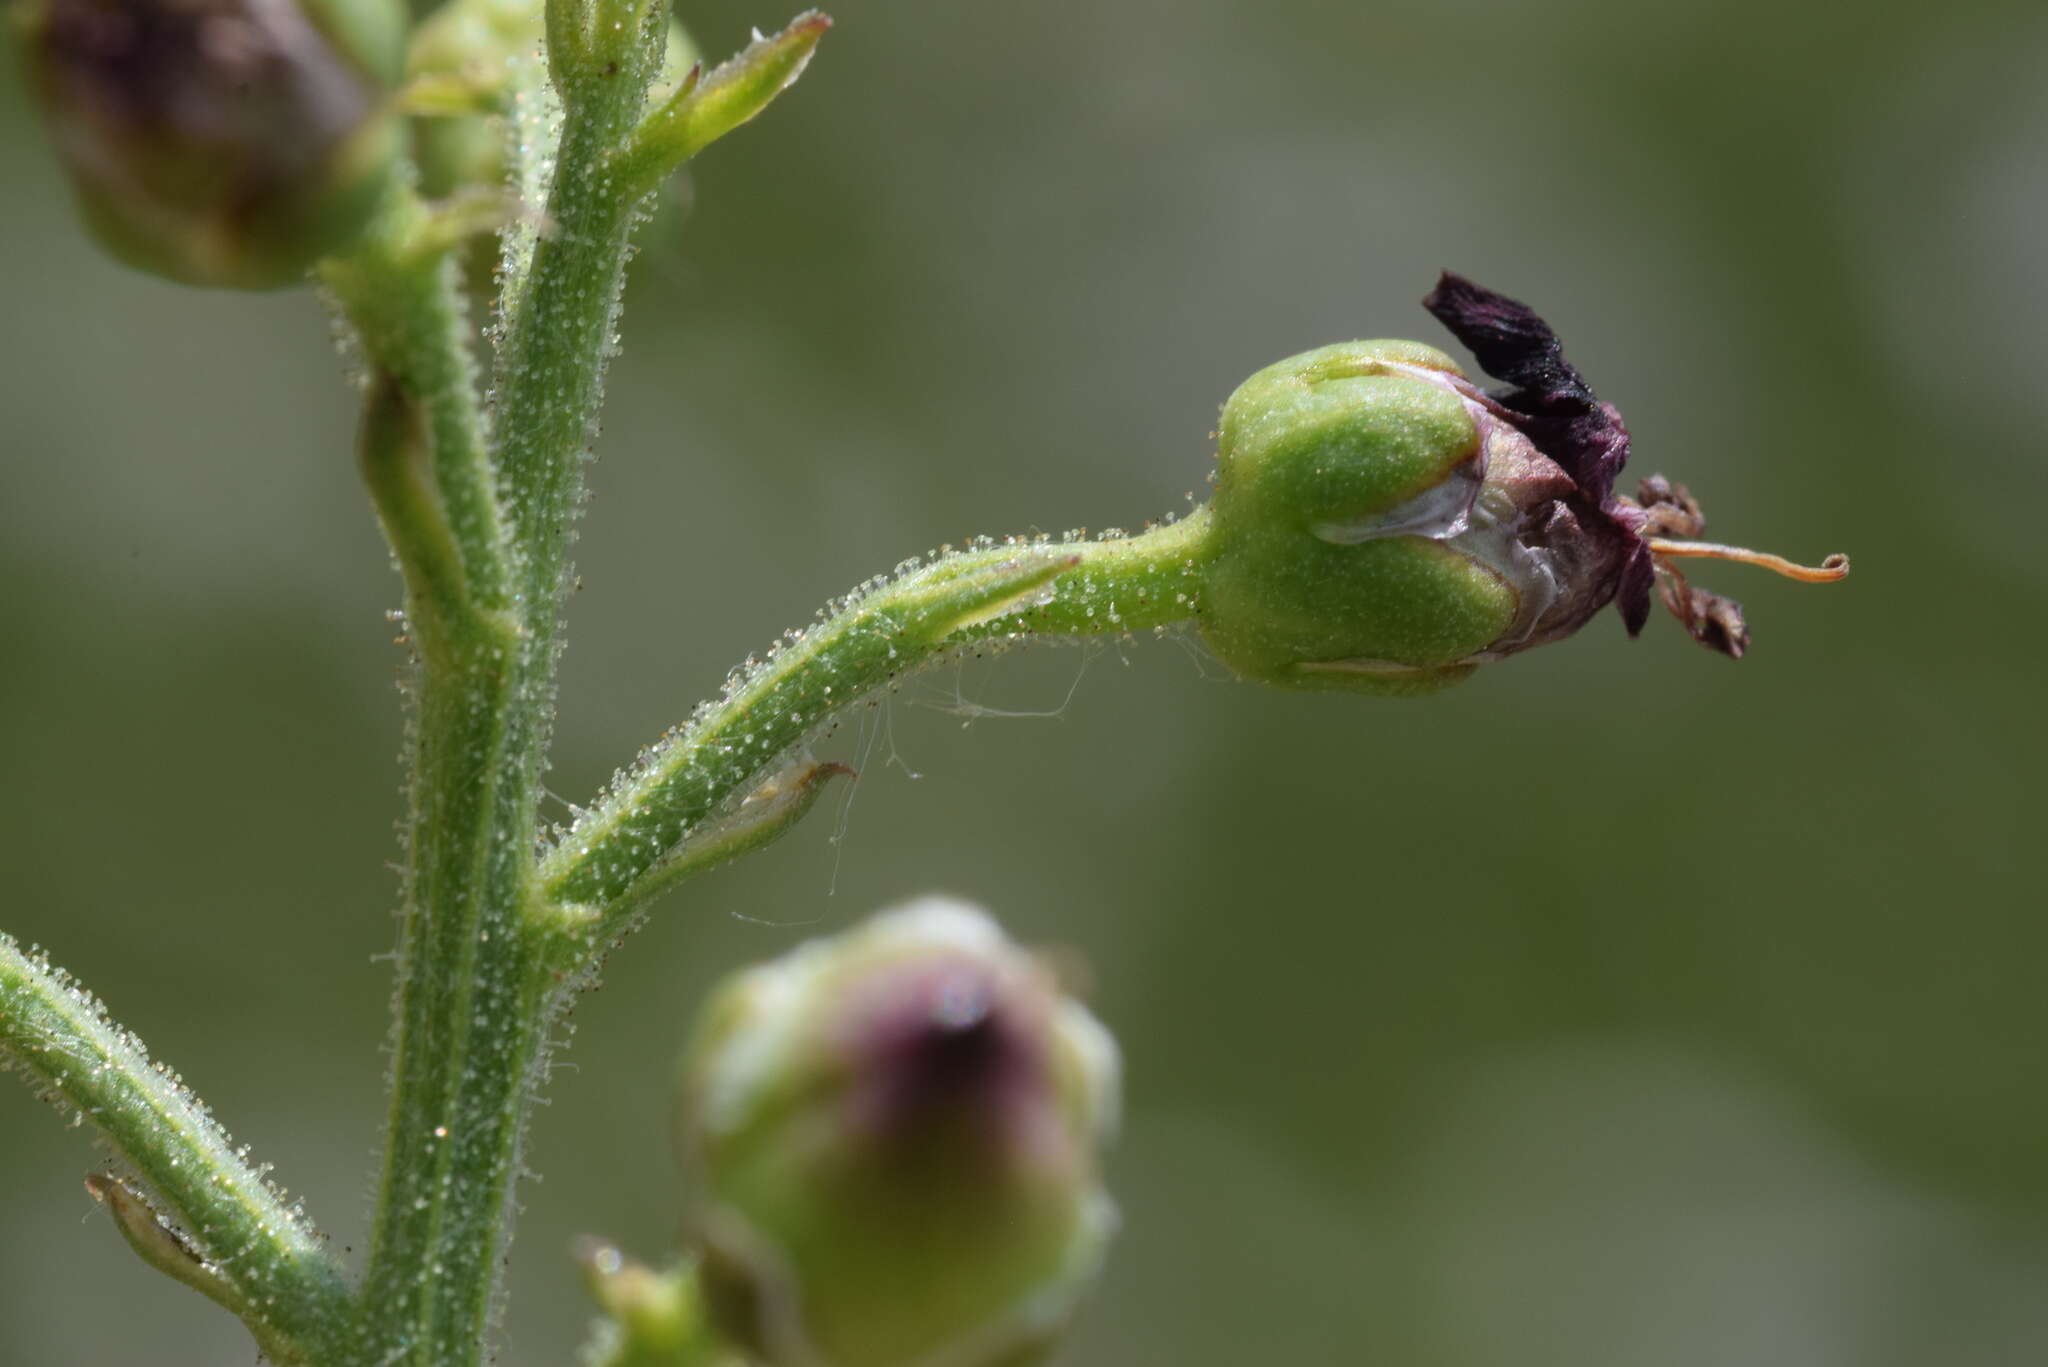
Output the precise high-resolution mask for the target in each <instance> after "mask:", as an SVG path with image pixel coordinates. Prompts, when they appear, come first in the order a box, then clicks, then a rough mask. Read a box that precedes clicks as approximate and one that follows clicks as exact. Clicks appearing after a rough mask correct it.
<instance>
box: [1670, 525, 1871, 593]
mask: <svg viewBox="0 0 2048 1367" xmlns="http://www.w3.org/2000/svg"><path fill="white" fill-rule="evenodd" d="M1648 543H1649V547H1650V552H1651V554H1653V555H1658V556H1666V557H1671V558H1674V559H1675V558H1677V557H1679V556H1704V557H1705V558H1707V559H1709V560H1733V561H1736V562H1737V563H1739V564H1743V565H1761V566H1762V567H1763V568H1765V569H1767V570H1774V571H1776V572H1777V573H1779V574H1782V575H1784V576H1785V577H1786V578H1787V579H1797V580H1798V581H1799V582H1801V583H1802V584H1832V583H1834V582H1835V581H1836V580H1837V579H1846V578H1848V577H1849V557H1848V556H1846V555H1831V556H1829V557H1828V558H1827V559H1825V560H1823V561H1821V562H1820V564H1818V565H1799V564H1795V563H1793V562H1792V561H1790V560H1787V559H1786V558H1785V557H1784V556H1782V555H1772V554H1771V553H1770V552H1768V551H1752V550H1747V549H1745V548H1743V547H1741V546H1722V545H1719V544H1717V543H1715V542H1712V541H1667V540H1665V539H1664V538H1663V537H1659V536H1653V537H1650V538H1648Z"/></svg>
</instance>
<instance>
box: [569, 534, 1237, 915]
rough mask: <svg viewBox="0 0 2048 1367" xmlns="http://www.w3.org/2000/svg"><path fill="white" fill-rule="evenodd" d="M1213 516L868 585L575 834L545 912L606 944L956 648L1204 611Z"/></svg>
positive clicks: (761, 667) (760, 670)
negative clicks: (735, 814) (872, 703)
mask: <svg viewBox="0 0 2048 1367" xmlns="http://www.w3.org/2000/svg"><path fill="white" fill-rule="evenodd" d="M1208 525H1209V520H1208V515H1207V513H1206V512H1197V513H1196V514H1195V515H1194V516H1192V517H1189V518H1187V519H1186V520H1184V521H1182V522H1178V523H1173V524H1169V525H1165V526H1160V527H1155V528H1153V529H1152V530H1150V531H1147V532H1145V533H1143V534H1141V535H1138V536H1133V537H1129V538H1123V539H1117V540H1104V541H1089V542H1068V543H1049V544H1048V543H1026V544H1023V545H1012V546H993V547H987V548H984V549H979V550H973V551H967V552H964V553H961V554H958V555H953V556H949V557H948V558H946V559H942V560H940V561H937V562H936V563H934V564H932V565H929V566H927V567H926V568H924V569H922V570H920V571H917V572H915V573H912V574H908V575H905V576H904V577H902V578H900V579H897V580H895V581H894V582H892V583H888V584H884V585H881V586H879V587H875V588H872V589H870V590H868V591H866V592H864V593H857V594H856V595H854V596H853V597H851V598H849V599H848V600H847V601H846V602H844V603H843V604H840V605H838V606H837V607H835V608H834V609H833V610H831V611H829V612H828V613H826V614H825V615H824V616H823V618H822V619H821V620H820V621H819V622H818V623H816V624H815V625H813V626H811V627H810V628H808V629H806V630H804V631H802V632H798V633H794V634H793V635H792V636H791V637H790V638H789V639H788V640H787V641H786V642H785V643H784V644H783V645H782V646H781V647H779V648H778V649H777V650H776V651H775V652H774V653H772V654H771V655H770V656H769V658H768V659H767V660H765V661H763V662H761V663H759V664H757V665H755V666H753V667H752V668H750V669H747V670H742V671H740V672H739V673H736V674H735V675H734V676H733V678H732V680H731V681H730V682H729V684H728V686H727V689H726V693H725V696H724V697H723V698H722V699H721V700H720V701H719V702H717V703H716V704H713V705H710V706H708V707H706V708H705V709H704V710H702V711H701V712H700V713H699V714H698V715H697V716H696V718H694V719H693V720H692V721H691V722H690V723H689V724H688V725H687V726H685V727H683V728H681V729H680V730H679V731H677V732H675V733H673V734H672V735H671V736H670V737H669V738H668V739H666V740H664V741H663V742H662V743H661V744H660V745H658V746H656V747H655V748H654V749H653V750H651V751H650V752H649V753H648V755H647V756H646V757H645V759H644V760H643V761H642V763H641V764H640V765H639V766H638V767H637V768H636V769H635V770H634V772H633V773H632V774H630V775H629V776H628V777H627V778H626V779H625V780H624V781H623V782H621V783H620V784H619V785H618V786H617V787H616V788H614V789H613V790H612V791H611V792H610V793H608V794H607V795H606V796H605V798H604V799H603V800H602V801H600V802H599V803H598V804H597V805H596V806H595V807H593V808H592V809H591V810H590V811H589V812H587V813H586V814H585V815H584V816H583V817H582V819H580V820H579V821H577V823H576V824H575V825H574V826H573V827H572V828H571V829H570V830H568V831H566V832H564V833H563V835H562V836H561V838H560V839H559V841H558V842H557V843H556V845H555V847H554V849H553V850H551V851H550V852H549V854H548V855H547V857H546V858H545V859H544V860H543V861H542V863H541V872H540V893H541V897H542V899H543V900H542V902H541V903H539V904H538V907H539V908H544V909H545V912H544V914H547V915H549V916H551V917H553V918H555V924H556V926H557V928H558V930H559V931H560V932H562V933H564V934H565V935H568V936H570V937H571V938H581V939H582V940H583V941H584V943H585V944H586V945H588V946H590V947H595V946H598V945H602V944H603V943H606V942H608V941H609V940H610V939H613V938H616V936H617V935H618V934H620V933H622V932H623V931H624V930H625V929H627V928H628V927H629V924H630V920H631V917H632V916H633V915H634V914H635V913H636V912H637V911H638V910H639V909H640V908H641V907H642V906H644V904H645V902H646V901H647V899H648V898H649V897H651V896H652V895H653V893H654V892H656V891H658V890H660V889H662V888H665V887H668V886H672V885H673V884H674V883H675V882H676V881H678V879H677V876H676V873H677V871H676V870H675V869H673V868H671V865H672V864H674V863H676V862H677V861H678V860H679V859H687V858H688V855H689V849H690V847H689V845H688V843H687V839H688V837H689V836H691V834H692V833H693V832H694V831H696V830H697V829H698V828H699V827H700V826H702V825H703V824H704V823H705V822H706V821H707V820H713V819H717V818H719V816H720V814H721V813H725V812H728V811H729V810H730V809H731V808H733V807H734V805H735V804H737V803H738V802H739V801H740V800H741V799H742V798H744V797H745V796H746V795H748V794H749V793H752V792H753V791H754V790H755V789H757V788H758V787H760V786H761V785H762V783H763V782H764V780H766V779H767V778H768V777H769V776H770V775H771V774H772V773H773V772H774V771H775V769H776V768H777V766H778V765H780V764H781V763H782V762H783V757H784V756H785V755H786V754H787V753H788V752H789V751H790V750H791V749H793V748H794V747H796V746H799V745H801V744H803V743H804V742H805V741H806V740H808V739H809V738H810V737H812V736H814V735H816V734H818V733H819V732H820V731H821V730H823V729H824V728H825V727H827V726H829V725H830V724H831V722H832V720H833V719H834V718H835V717H836V716H838V715H839V714H840V713H842V712H843V711H844V710H845V709H847V708H849V707H851V706H853V705H854V704H856V703H859V702H862V701H864V700H865V699H867V698H868V697H869V695H871V694H872V693H874V692H875V691H876V690H877V689H881V688H885V687H887V686H888V685H889V684H890V683H892V682H893V681H895V680H896V679H898V678H901V677H903V676H906V675H908V674H910V673H912V672H914V671H916V670H918V669H920V668H922V667H924V666H925V665H927V664H930V663H931V662H932V661H934V660H936V659H939V658H941V657H943V656H944V655H946V654H948V653H949V652H951V651H954V650H957V649H960V648H962V647H963V646H967V645H971V644H972V643H974V642H977V641H986V640H996V641H1017V640H1025V639H1031V638H1044V637H1055V638H1061V637H1067V638H1070V637H1083V636H1098V635H1118V634H1122V633H1126V632H1131V631H1140V630H1146V629H1150V628H1154V627H1162V626H1166V625H1170V624H1172V623H1175V622H1180V621H1185V620H1187V619H1188V618H1190V617H1193V616H1194V615H1195V613H1196V612H1197V611H1198V606H1199V605H1198V603H1197V600H1196V593H1195V588H1194V585H1195V583H1196V577H1197V571H1198V569H1199V566H1200V564H1201V562H1202V560H1203V559H1204V558H1205V557H1206V555H1207V550H1206V541H1205V537H1206V534H1207V531H1208ZM786 825H787V823H785V824H784V825H783V826H779V827H777V829H778V830H780V829H785V828H786Z"/></svg>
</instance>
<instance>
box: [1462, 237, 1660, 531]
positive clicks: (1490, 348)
mask: <svg viewBox="0 0 2048 1367" xmlns="http://www.w3.org/2000/svg"><path fill="white" fill-rule="evenodd" d="M1422 306H1423V307H1424V308H1426V309H1428V310H1429V311H1430V312H1431V313H1432V314H1434V315H1436V319H1437V321H1438V322H1440V323H1442V324H1443V325H1444V326H1445V327H1446V328H1448V329H1450V331H1451V335H1452V336H1454V337H1456V338H1457V339H1458V340H1459V341H1460V342H1462V343H1464V345H1465V346H1466V348H1467V349H1468V350H1470V351H1471V353H1472V354H1473V356H1474V357H1476V358H1477V359H1478V361H1479V368H1480V369H1482V370H1484V371H1485V372H1486V373H1487V374H1488V375H1491V376H1492V377H1493V378H1494V379H1496V380H1500V381H1503V382H1504V383H1506V384H1507V385H1509V386H1510V388H1509V389H1507V390H1505V391H1503V392H1501V393H1498V394H1496V395H1495V396H1494V397H1495V398H1496V399H1498V400H1499V401H1500V402H1501V404H1502V405H1504V406H1505V407H1507V408H1510V409H1513V410H1514V411H1515V412H1516V413H1520V414H1523V415H1525V419H1526V420H1525V421H1523V422H1521V423H1519V424H1517V425H1518V426H1520V427H1521V428H1522V430H1523V431H1525V432H1527V433H1528V434H1529V439H1530V440H1531V441H1533V442H1535V443H1536V449H1537V450H1539V451H1541V452H1542V453H1543V454H1544V455H1546V456H1548V457H1550V458H1551V459H1552V460H1554V461H1556V462H1557V463H1558V465H1560V466H1562V467H1563V469H1564V472H1565V473H1566V474H1568V475H1570V476H1571V478H1572V483H1574V484H1576V485H1578V486H1579V492H1580V493H1582V494H1584V495H1585V497H1586V499H1587V500H1588V501H1589V502H1591V503H1593V504H1595V505H1598V506H1604V505H1605V504H1606V503H1607V501H1608V499H1609V498H1610V497H1611V496H1612V494H1613V492H1614V481H1615V478H1616V476H1618V475H1619V474H1620V473H1621V469H1622V467H1623V466H1624V465H1626V464H1627V463H1628V456H1629V438H1628V428H1627V427H1625V426H1624V425H1623V424H1622V421H1621V414H1619V413H1617V412H1616V411H1615V409H1614V406H1613V405H1612V404H1606V403H1602V402H1600V400H1599V398H1598V397H1597V396H1596V395H1595V394H1594V393H1593V389H1592V386H1590V385H1588V384H1587V383H1586V380H1585V377H1584V376H1582V375H1580V374H1579V372H1578V370H1577V369H1576V368H1575V367H1574V366H1573V365H1572V363H1571V362H1570V361H1567V360H1566V359H1565V358H1564V344H1563V343H1562V342H1560V341H1559V340H1558V337H1557V334H1556V333H1555V332H1553V331H1551V328H1550V324H1548V323H1546V322H1544V321H1543V319H1542V318H1540V317H1538V316H1537V314H1536V311H1535V310H1534V309H1531V308H1530V307H1529V306H1528V305H1527V304H1524V303H1521V302H1520V301H1518V300H1514V299H1510V298H1508V297H1507V296H1506V295H1504V294H1496V293H1495V292H1494V291H1492V290H1490V289H1487V288H1486V287H1485V286H1484V285H1479V284H1475V283H1473V282H1472V281H1470V280H1467V279H1466V278H1465V277H1464V276H1462V275H1458V274H1456V273H1455V272H1452V271H1445V272H1444V273H1443V278H1442V279H1440V280H1438V281H1437V286H1436V288H1435V289H1433V290H1431V291H1430V292H1429V295H1428V297H1427V298H1425V299H1424V300H1423V301H1422Z"/></svg>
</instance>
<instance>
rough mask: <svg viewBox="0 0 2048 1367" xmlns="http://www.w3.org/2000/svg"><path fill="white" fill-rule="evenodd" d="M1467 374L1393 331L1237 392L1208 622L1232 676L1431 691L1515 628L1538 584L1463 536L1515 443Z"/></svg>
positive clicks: (1306, 360) (1224, 462)
mask: <svg viewBox="0 0 2048 1367" xmlns="http://www.w3.org/2000/svg"><path fill="white" fill-rule="evenodd" d="M1461 379H1462V376H1460V375H1459V372H1458V370H1457V367H1456V366H1455V365H1454V364H1453V363H1452V361H1451V359H1450V358H1449V357H1448V356H1445V355H1444V354H1443V353H1442V352H1440V351H1437V350H1435V349H1434V348H1431V347H1426V346H1423V345H1421V344H1420V343H1416V342H1392V341H1379V342H1352V343H1345V344H1341V345H1338V346H1329V347H1323V348H1321V349H1319V350H1316V351H1310V352H1305V353H1303V354H1302V355H1300V356H1295V357H1292V358H1290V359H1288V360H1285V361H1282V362H1280V363H1279V364H1277V365H1272V366H1268V367H1267V368H1266V369H1264V370H1262V371H1260V372H1259V373H1258V374H1256V375H1254V376H1252V377H1251V378H1250V379H1249V380H1246V381H1245V382H1244V384H1242V385H1241V386H1239V387H1238V390H1237V392H1236V393H1235V394H1233V395H1232V396H1231V398H1230V401H1229V402H1228V403H1227V404H1225V405H1224V409H1223V424H1222V427H1221V429H1220V431H1219V434H1218V435H1219V442H1220V446H1219V460H1220V461H1221V468H1220V470H1219V472H1218V474H1217V479H1216V496H1215V499H1214V502H1213V508H1214V513H1215V531H1214V534H1213V535H1214V540H1213V543H1212V545H1213V548H1214V556H1215V558H1214V560H1213V562H1212V563H1211V565H1210V568H1209V574H1208V579H1207V583H1206V586H1205V590H1204V594H1203V618H1202V625H1203V633H1204V635H1205V636H1206V638H1207V639H1208V642H1209V644H1210V646H1211V648H1212V649H1214V650H1215V651H1216V653H1217V654H1218V655H1219V656H1220V657H1221V658H1222V659H1223V661H1224V662H1225V663H1226V664H1228V665H1229V666H1230V667H1231V668H1232V669H1234V670H1236V671H1237V672H1238V673H1239V674H1241V675H1244V676H1245V677H1247V678H1253V679H1258V680H1260V681H1262V682H1266V683H1276V684H1282V685H1286V686H1289V687H1294V688H1324V689H1342V690H1348V691H1355V692H1367V693H1417V692H1428V691H1433V690H1434V689H1437V688H1441V687H1443V686H1444V685H1446V684H1448V683H1451V682H1455V681H1456V680H1457V679H1459V678H1462V677H1463V676H1464V675H1465V674H1467V673H1469V672H1470V671H1471V668H1472V665H1473V663H1474V662H1475V657H1477V656H1479V655H1481V654H1482V653H1483V652H1485V651H1486V650H1487V649H1488V648H1489V647H1491V646H1493V645H1494V644H1495V643H1496V642H1498V641H1499V640H1500V639H1501V638H1502V637H1503V636H1504V635H1505V634H1506V633H1507V632H1508V631H1509V629H1510V628H1511V627H1512V626H1513V624H1514V622H1515V620H1516V617H1517V615H1518V614H1519V613H1520V611H1521V606H1522V603H1523V600H1524V595H1525V593H1527V592H1528V591H1529V590H1530V587H1531V586H1530V585H1529V584H1528V583H1527V582H1526V581H1525V580H1524V579H1522V578H1518V577H1516V576H1514V575H1513V574H1512V573H1504V572H1503V570H1502V568H1499V567H1496V566H1494V565H1490V564H1488V563H1487V561H1486V559H1485V558H1484V557H1482V556H1481V555H1479V554H1477V553H1475V551H1474V549H1473V548H1472V547H1469V546H1467V545H1464V544H1461V543H1460V542H1459V540H1458V536H1459V534H1461V533H1463V532H1465V531H1466V530H1467V529H1468V528H1469V527H1470V525H1471V524H1472V520H1473V518H1472V513H1473V509H1474V506H1475V504H1476V502H1477V500H1478V498H1479V495H1480V494H1481V493H1482V491H1483V487H1484V483H1485V478H1486V474H1487V466H1488V462H1487V445H1488V440H1489V439H1492V440H1493V441H1494V442H1495V443H1496V444H1497V443H1498V442H1499V441H1500V440H1501V438H1499V437H1498V436H1497V435H1496V434H1494V433H1493V432H1492V430H1491V428H1492V423H1491V419H1490V418H1487V417H1486V416H1485V415H1484V414H1483V413H1482V414H1481V415H1479V416H1477V417H1475V414H1474V412H1473V411H1472V409H1473V405H1472V404H1471V402H1470V401H1469V400H1468V399H1467V398H1466V397H1465V395H1464V394H1463V393H1462V392H1460V390H1459V389H1458V388H1457V387H1456V384H1455V381H1458V380H1461ZM1482 420H1483V421H1484V422H1485V423H1486V427H1485V430H1482Z"/></svg>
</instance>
